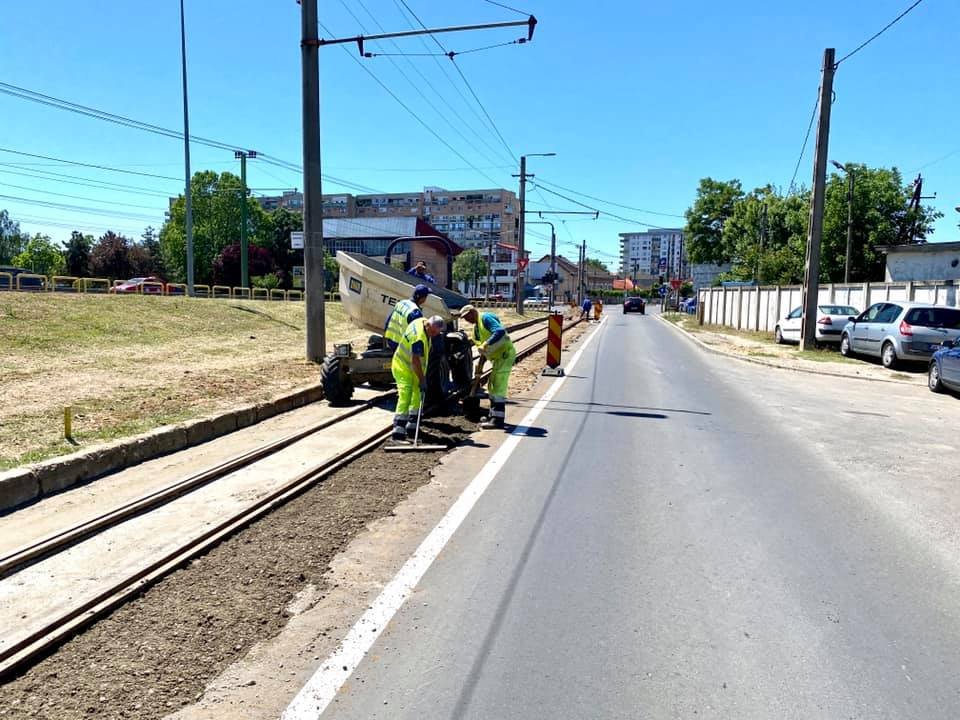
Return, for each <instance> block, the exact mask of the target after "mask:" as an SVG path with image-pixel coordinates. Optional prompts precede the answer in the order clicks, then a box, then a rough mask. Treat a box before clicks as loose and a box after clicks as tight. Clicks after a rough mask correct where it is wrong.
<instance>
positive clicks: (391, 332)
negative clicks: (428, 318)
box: [383, 285, 430, 350]
mask: <svg viewBox="0 0 960 720" xmlns="http://www.w3.org/2000/svg"><path fill="white" fill-rule="evenodd" d="M429 294H430V288H428V287H427V286H426V285H417V286H416V287H415V288H414V289H413V296H412V297H411V298H410V299H409V300H401V301H400V302H398V303H397V304H396V305H394V306H393V310H392V311H391V312H390V314H389V315H387V322H386V323H385V324H384V326H383V339H384V340H385V341H386V344H387V347H388V348H389V349H390V350H396V349H397V345H399V344H400V338H402V337H403V334H404V333H405V332H406V331H407V327H409V325H410V323H412V322H413V321H414V320H416V319H417V318H422V317H423V312H422V311H421V310H420V308H421V307H423V304H424V303H425V302H426V301H427V296H428V295H429Z"/></svg>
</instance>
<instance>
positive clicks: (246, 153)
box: [233, 150, 257, 288]
mask: <svg viewBox="0 0 960 720" xmlns="http://www.w3.org/2000/svg"><path fill="white" fill-rule="evenodd" d="M233 156H234V157H235V158H238V159H239V160H240V286H241V287H245V288H249V287H250V257H249V255H250V250H249V246H248V244H247V158H255V157H256V156H257V151H256V150H235V151H234V153H233Z"/></svg>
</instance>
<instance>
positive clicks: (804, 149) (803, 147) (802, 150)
mask: <svg viewBox="0 0 960 720" xmlns="http://www.w3.org/2000/svg"><path fill="white" fill-rule="evenodd" d="M819 107H820V93H819V91H818V92H817V99H816V102H814V103H813V112H811V113H810V122H809V123H807V132H806V133H805V134H804V136H803V145H801V146H800V157H798V158H797V164H796V165H795V166H794V168H793V175H792V176H791V177H790V184H789V185H788V186H787V189H788V192H793V188H794V183H795V182H796V181H797V173H798V172H800V163H801V162H803V156H804V155H805V154H806V152H807V142H808V141H809V140H810V131H811V130H812V129H813V121H814V120H816V119H817V109H818V108H819Z"/></svg>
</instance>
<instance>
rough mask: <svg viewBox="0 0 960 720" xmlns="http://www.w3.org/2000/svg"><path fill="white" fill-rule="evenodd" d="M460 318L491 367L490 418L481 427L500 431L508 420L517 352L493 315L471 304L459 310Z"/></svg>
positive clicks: (489, 386)
mask: <svg viewBox="0 0 960 720" xmlns="http://www.w3.org/2000/svg"><path fill="white" fill-rule="evenodd" d="M460 317H461V318H463V319H464V320H466V321H467V322H469V323H472V324H473V326H474V328H473V340H474V342H475V343H476V344H477V348H478V350H479V351H480V354H481V355H483V356H484V357H486V358H487V360H489V361H490V364H491V366H492V368H491V370H490V380H489V381H488V383H487V393H488V394H489V395H490V415H489V416H488V418H487V420H486V421H484V422H483V423H482V424H481V425H480V427H482V428H484V429H497V430H502V429H503V426H504V423H505V422H506V418H507V385H508V384H509V382H510V371H511V370H513V363H514V361H515V360H516V359H517V351H516V350H515V349H514V347H513V343H512V342H511V341H510V336H509V335H507V330H506V328H504V327H503V323H501V322H500V318H498V317H497V316H496V315H494V314H493V313H490V312H485V313H480V312H478V311H477V309H476V308H475V307H474V306H473V305H464V306H463V308H461V310H460Z"/></svg>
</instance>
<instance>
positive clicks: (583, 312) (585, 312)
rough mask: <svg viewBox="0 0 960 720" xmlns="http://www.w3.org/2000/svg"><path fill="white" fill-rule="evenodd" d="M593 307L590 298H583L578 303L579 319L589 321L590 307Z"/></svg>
mask: <svg viewBox="0 0 960 720" xmlns="http://www.w3.org/2000/svg"><path fill="white" fill-rule="evenodd" d="M591 307H593V303H591V302H590V298H584V299H583V304H582V305H580V319H581V320H586V321H587V322H590V308H591Z"/></svg>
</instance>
